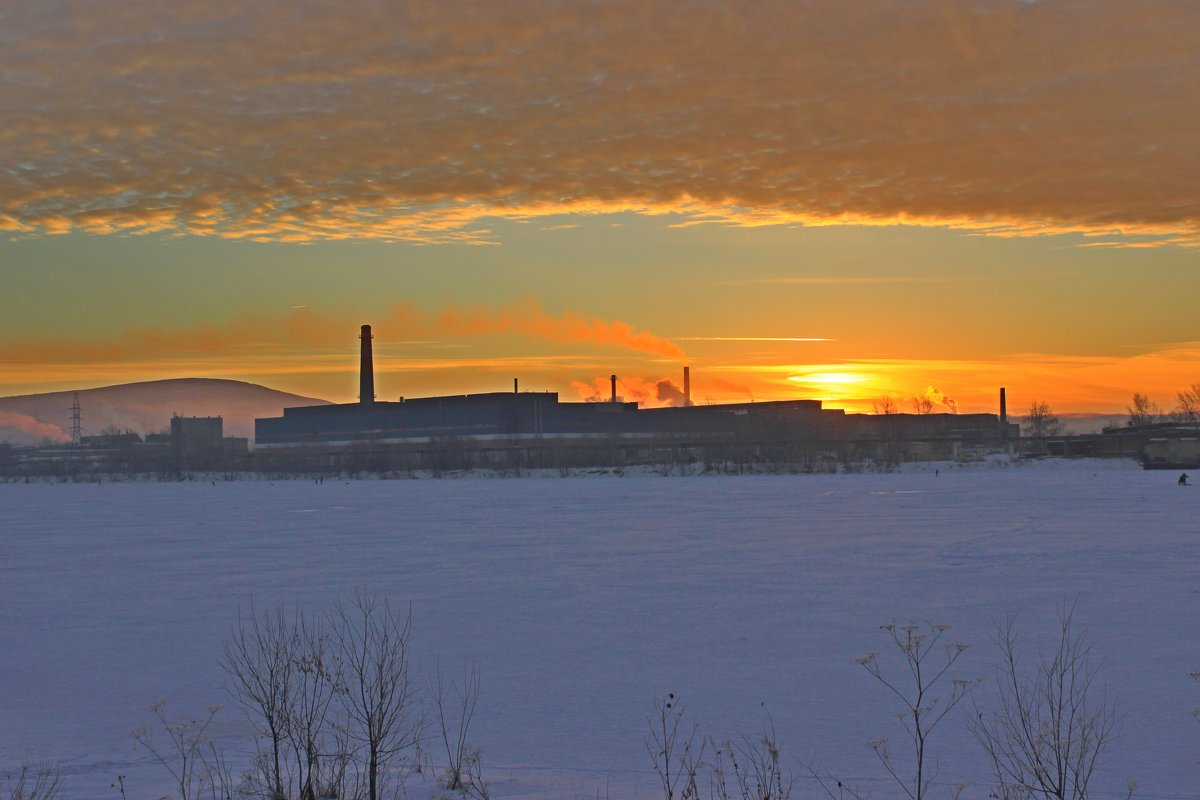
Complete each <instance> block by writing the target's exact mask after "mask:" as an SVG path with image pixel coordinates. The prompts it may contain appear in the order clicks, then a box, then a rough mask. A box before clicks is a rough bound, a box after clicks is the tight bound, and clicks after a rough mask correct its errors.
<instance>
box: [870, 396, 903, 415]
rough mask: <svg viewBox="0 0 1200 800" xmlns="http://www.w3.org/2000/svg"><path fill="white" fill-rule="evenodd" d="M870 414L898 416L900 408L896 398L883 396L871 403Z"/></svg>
mask: <svg viewBox="0 0 1200 800" xmlns="http://www.w3.org/2000/svg"><path fill="white" fill-rule="evenodd" d="M871 412H872V413H874V414H899V413H900V408H899V405H898V404H897V403H896V398H894V397H892V396H891V395H890V394H885V395H882V396H880V397H877V398H875V399H874V400H872V401H871Z"/></svg>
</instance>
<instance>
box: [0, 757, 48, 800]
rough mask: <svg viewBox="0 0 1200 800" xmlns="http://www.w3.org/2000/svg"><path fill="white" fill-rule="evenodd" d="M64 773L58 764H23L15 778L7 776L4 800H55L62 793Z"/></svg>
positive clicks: (3, 792)
mask: <svg viewBox="0 0 1200 800" xmlns="http://www.w3.org/2000/svg"><path fill="white" fill-rule="evenodd" d="M62 788H63V773H62V769H60V768H59V766H58V765H57V764H39V765H37V766H34V765H32V764H22V765H21V769H20V770H18V772H17V775H16V777H15V778H13V776H11V775H8V776H5V785H4V789H3V791H0V798H3V800H54V798H56V797H58V796H59V794H60V793H61V792H62Z"/></svg>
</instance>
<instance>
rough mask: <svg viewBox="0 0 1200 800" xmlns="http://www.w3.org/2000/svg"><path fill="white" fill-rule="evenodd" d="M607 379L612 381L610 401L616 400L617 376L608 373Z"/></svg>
mask: <svg viewBox="0 0 1200 800" xmlns="http://www.w3.org/2000/svg"><path fill="white" fill-rule="evenodd" d="M608 379H609V380H610V381H612V401H613V402H614V403H615V402H617V376H616V375H609V376H608Z"/></svg>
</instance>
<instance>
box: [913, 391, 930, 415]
mask: <svg viewBox="0 0 1200 800" xmlns="http://www.w3.org/2000/svg"><path fill="white" fill-rule="evenodd" d="M912 408H913V413H914V414H932V413H933V400H931V399H930V398H928V397H922V396H920V395H916V396H914V397H913V398H912Z"/></svg>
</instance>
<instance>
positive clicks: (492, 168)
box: [0, 0, 1200, 246]
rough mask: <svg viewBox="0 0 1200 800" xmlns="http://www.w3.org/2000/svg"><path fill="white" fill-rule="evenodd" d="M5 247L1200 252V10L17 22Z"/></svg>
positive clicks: (159, 9) (10, 37) (885, 1)
mask: <svg viewBox="0 0 1200 800" xmlns="http://www.w3.org/2000/svg"><path fill="white" fill-rule="evenodd" d="M3 18H4V25H3V26H2V28H0V107H2V108H4V109H5V125H4V126H3V128H2V129H0V153H2V154H3V155H2V156H0V230H3V231H9V232H13V233H26V234H43V233H61V232H67V231H80V230H82V231H92V232H96V233H147V232H165V233H189V234H199V235H217V236H223V237H230V238H244V239H252V240H270V241H282V242H288V241H312V240H318V239H343V238H364V237H365V238H373V239H382V240H406V241H414V242H467V243H480V244H483V243H489V242H494V241H496V236H495V234H494V232H493V231H492V230H491V228H490V227H489V226H490V224H491V223H490V222H489V221H490V220H492V219H495V218H504V219H510V220H531V219H535V218H539V217H543V216H546V215H552V214H553V215H559V214H564V213H567V214H598V213H609V212H615V211H633V212H638V213H645V214H673V215H677V217H676V218H675V219H673V220H672V221H673V222H677V223H679V224H697V223H716V224H733V225H744V226H756V225H772V224H780V223H798V224H806V225H826V224H847V223H849V224H870V225H891V224H917V225H940V226H951V227H957V228H963V229H970V230H976V231H981V232H986V233H989V234H992V235H1003V236H1025V235H1040V234H1055V233H1065V232H1085V233H1089V234H1095V235H1098V236H1100V237H1101V240H1102V241H1100V242H1097V244H1106V245H1107V244H1111V243H1116V244H1121V243H1122V242H1123V241H1125V237H1129V236H1135V237H1138V238H1136V239H1135V240H1134V241H1133V243H1132V244H1131V245H1130V246H1147V245H1155V244H1162V243H1173V244H1176V245H1184V246H1196V245H1197V244H1200V206H1198V204H1197V201H1196V196H1195V192H1194V187H1195V185H1196V184H1197V181H1198V179H1200V162H1198V161H1197V159H1196V158H1195V150H1194V142H1195V137H1196V131H1197V130H1200V105H1198V104H1197V103H1196V102H1195V97H1194V87H1195V86H1196V85H1197V84H1200V55H1198V54H1197V49H1196V47H1195V41H1194V40H1195V35H1194V34H1195V31H1196V30H1197V29H1200V5H1198V4H1196V3H1194V2H1190V0H1146V1H1145V2H1139V3H1129V2H1126V0H1097V2H1091V3H1033V4H1030V3H1021V2H1015V1H1014V0H972V1H971V2H962V3H947V2H939V1H937V0H914V2H908V3H895V2H892V0H863V1H862V2H855V3H845V2H842V0H816V2H806V3H794V2H789V1H788V0H763V2H756V3H746V4H728V3H721V2H708V1H706V0H688V1H685V2H684V3H682V4H670V3H645V2H641V1H640V0H616V2H611V3H603V4H578V3H549V2H534V1H532V0H531V2H528V3H520V4H517V5H516V6H513V5H511V4H505V3H495V2H491V0H466V2H463V3H455V4H445V3H441V2H437V1H436V0H413V1H412V2H405V3H381V4H377V3H351V4H344V3H342V4H336V3H325V2H318V0H261V1H260V2H255V3H240V2H239V3H235V2H233V1H232V0H215V1H214V0H175V1H174V2H170V3H162V2H157V1H156V0H125V2H122V3H119V4H98V3H94V2H90V0H47V1H46V2H38V3H8V4H6V7H5V9H4V11H3Z"/></svg>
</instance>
